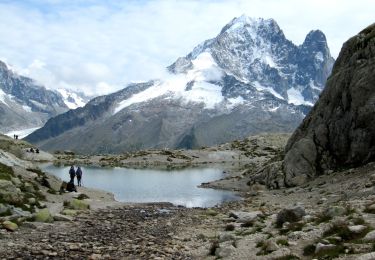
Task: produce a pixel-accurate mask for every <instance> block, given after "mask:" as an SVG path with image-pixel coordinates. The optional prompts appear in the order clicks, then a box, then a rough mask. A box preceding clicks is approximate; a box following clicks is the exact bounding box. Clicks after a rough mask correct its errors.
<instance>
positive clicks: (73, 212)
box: [61, 209, 78, 217]
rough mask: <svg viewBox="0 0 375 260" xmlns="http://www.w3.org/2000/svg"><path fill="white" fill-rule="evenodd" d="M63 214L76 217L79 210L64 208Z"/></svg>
mask: <svg viewBox="0 0 375 260" xmlns="http://www.w3.org/2000/svg"><path fill="white" fill-rule="evenodd" d="M61 214H63V215H66V216H72V217H74V216H76V215H77V214H78V212H77V211H76V210H74V209H64V210H62V211H61Z"/></svg>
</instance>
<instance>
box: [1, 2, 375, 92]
mask: <svg viewBox="0 0 375 260" xmlns="http://www.w3.org/2000/svg"><path fill="white" fill-rule="evenodd" d="M374 13H375V1H372V0H357V1H350V0H311V1H308V0H283V1H279V0H216V1H214V0H203V1H202V0H201V1H197V0H154V1H146V0H143V1H118V0H113V1H110V0H107V1H103V0H86V1H81V0H65V1H64V0H44V1H42V0H25V1H14V0H0V24H1V26H0V35H1V37H0V60H3V61H6V62H7V63H8V64H10V65H11V66H12V67H13V68H14V69H15V70H16V71H18V72H19V73H22V74H24V75H27V76H30V77H32V78H35V79H36V80H37V81H39V82H41V83H42V84H44V85H46V86H48V87H50V88H58V87H68V88H73V89H78V90H82V91H85V92H87V93H91V94H94V93H95V94H105V93H109V92H113V91H115V90H117V89H119V88H122V87H124V86H125V84H126V83H128V82H132V81H142V80H149V79H152V78H159V77H163V75H165V73H166V72H165V67H166V66H168V65H170V64H171V63H173V62H174V61H175V60H176V59H177V58H178V57H180V56H185V55H186V54H187V53H189V52H190V51H191V50H192V49H193V48H194V47H195V46H196V45H197V44H199V43H200V42H202V41H204V40H206V39H209V38H212V37H215V36H216V35H217V34H218V33H219V31H220V29H221V28H222V27H223V26H224V25H225V24H226V23H228V22H229V21H230V20H231V19H232V18H234V17H238V16H240V15H242V14H246V15H248V16H251V17H263V18H274V19H275V20H276V21H277V22H278V24H279V26H280V27H281V29H282V30H283V31H284V34H285V35H286V37H287V38H288V39H290V40H292V41H293V42H294V43H295V44H301V43H302V42H303V40H304V38H305V36H306V34H307V33H308V32H309V31H310V30H313V29H320V30H322V31H323V32H324V33H325V34H326V36H327V39H328V44H329V47H330V49H331V53H332V54H333V56H335V57H336V56H337V55H338V53H339V51H340V48H341V45H342V43H343V42H344V41H346V40H347V39H348V38H349V37H351V36H353V35H355V34H356V33H358V32H359V31H360V30H361V29H363V28H364V27H366V26H367V25H369V24H371V23H373V22H374Z"/></svg>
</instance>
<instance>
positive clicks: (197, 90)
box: [179, 81, 224, 109]
mask: <svg viewBox="0 0 375 260" xmlns="http://www.w3.org/2000/svg"><path fill="white" fill-rule="evenodd" d="M179 94H180V95H181V97H182V98H183V99H185V100H186V101H192V102H196V103H204V106H205V108H207V109H213V108H215V105H216V104H218V103H220V102H222V101H223V100H224V97H223V95H222V94H221V87H220V86H218V85H214V84H211V83H208V82H204V81H202V82H196V83H194V85H193V87H192V89H191V90H189V91H184V92H182V93H179Z"/></svg>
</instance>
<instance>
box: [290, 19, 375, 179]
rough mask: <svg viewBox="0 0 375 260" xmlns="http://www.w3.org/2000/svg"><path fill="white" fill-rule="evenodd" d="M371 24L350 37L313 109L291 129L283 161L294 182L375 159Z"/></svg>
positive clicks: (374, 71)
mask: <svg viewBox="0 0 375 260" xmlns="http://www.w3.org/2000/svg"><path fill="white" fill-rule="evenodd" d="M374 121H375V24H372V25H371V26H369V27H367V28H366V29H364V30H363V31H361V32H360V33H359V34H358V35H356V36H354V37H352V38H351V39H349V40H348V41H347V42H346V43H345V44H344V45H343V47H342V50H341V52H340V55H339V57H338V59H337V61H336V63H335V65H334V67H333V71H332V74H331V76H330V77H329V79H328V80H327V84H326V88H325V89H324V91H323V92H322V94H321V97H320V99H319V100H318V102H317V103H316V104H315V106H314V108H313V109H312V110H311V112H310V113H309V114H308V116H307V117H306V118H305V119H304V120H303V122H302V124H301V125H300V126H299V127H298V128H297V130H296V131H295V132H294V133H293V135H292V136H291V138H290V139H289V141H288V144H287V146H286V155H285V159H284V164H283V170H284V174H285V183H286V185H288V186H294V185H297V184H299V183H301V182H303V181H304V180H305V179H306V178H311V177H314V176H316V175H319V174H323V173H325V172H326V171H329V170H337V169H342V168H348V167H355V166H359V165H363V164H366V163H368V162H371V161H374V160H375V124H374Z"/></svg>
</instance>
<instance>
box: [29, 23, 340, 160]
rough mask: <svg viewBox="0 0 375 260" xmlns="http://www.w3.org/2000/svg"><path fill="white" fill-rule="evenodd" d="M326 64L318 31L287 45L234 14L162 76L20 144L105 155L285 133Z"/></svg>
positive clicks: (268, 27)
mask: <svg viewBox="0 0 375 260" xmlns="http://www.w3.org/2000/svg"><path fill="white" fill-rule="evenodd" d="M332 64H333V59H332V57H331V56H330V53H329V49H328V47H327V43H326V39H325V36H324V34H323V33H322V32H320V31H312V32H310V33H309V34H308V35H307V37H306V40H305V42H304V43H303V44H302V45H300V46H295V45H294V44H293V43H292V42H290V41H288V40H287V39H286V38H285V36H284V34H283V32H282V31H281V29H280V28H279V27H278V25H277V24H276V22H275V21H274V20H272V19H270V20H264V19H251V18H249V17H246V16H241V17H239V18H236V19H233V20H232V21H231V22H230V23H229V24H227V25H226V26H225V27H224V28H223V29H222V31H221V32H220V34H219V35H218V36H217V37H215V38H213V39H210V40H207V41H205V42H204V43H202V44H200V45H199V46H197V47H196V48H195V49H194V50H193V51H192V52H191V53H190V54H188V55H187V56H186V57H181V58H178V59H177V61H176V62H175V63H173V64H172V65H171V66H169V67H168V70H169V71H170V72H171V73H170V75H169V76H168V77H166V78H164V79H160V80H153V81H150V82H147V83H142V84H131V85H129V86H127V87H126V88H125V89H123V90H121V91H119V92H117V93H114V94H111V95H108V96H104V97H99V98H96V99H94V100H92V101H91V102H89V103H88V104H87V105H86V106H85V107H84V108H82V109H77V110H76V111H69V112H68V113H66V114H63V115H60V116H58V117H56V118H54V119H51V120H50V121H49V122H47V124H46V125H45V127H44V128H42V129H40V130H38V131H37V132H35V133H33V134H32V135H30V136H29V137H28V138H27V139H28V140H29V141H30V142H34V143H36V144H38V145H41V146H42V147H43V148H44V149H48V150H57V149H73V150H75V151H77V152H85V153H101V152H110V153H111V152H123V151H126V150H136V149H142V148H152V147H155V148H156V147H157V148H164V147H170V148H193V147H199V146H203V145H214V144H218V143H222V142H226V141H230V140H234V139H237V138H242V137H245V136H248V135H249V134H252V133H259V132H285V131H292V130H293V129H294V128H295V127H296V126H297V125H298V124H299V122H301V120H302V119H303V117H304V116H305V114H306V113H307V112H308V111H309V109H310V107H311V106H312V105H313V103H314V102H315V101H316V100H317V98H318V95H319V93H320V91H321V90H322V89H323V87H324V84H325V81H326V79H327V77H328V75H329V74H330V71H331V68H332ZM63 122H64V123H63Z"/></svg>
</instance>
